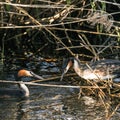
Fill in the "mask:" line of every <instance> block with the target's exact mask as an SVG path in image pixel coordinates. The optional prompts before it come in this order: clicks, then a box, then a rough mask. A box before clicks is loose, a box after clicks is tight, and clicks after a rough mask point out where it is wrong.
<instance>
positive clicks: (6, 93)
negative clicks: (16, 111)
mask: <svg viewBox="0 0 120 120" xmlns="http://www.w3.org/2000/svg"><path fill="white" fill-rule="evenodd" d="M22 77H33V78H37V79H43V78H42V77H41V76H38V75H36V74H35V73H33V72H32V71H28V70H24V69H22V70H20V71H18V74H17V81H19V80H21V78H22ZM18 86H19V89H18V90H15V89H12V90H11V89H2V88H1V89H0V96H2V97H11V96H14V97H28V96H29V94H30V92H29V89H28V87H27V86H26V85H25V84H23V83H18Z"/></svg>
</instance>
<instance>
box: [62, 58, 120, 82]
mask: <svg viewBox="0 0 120 120" xmlns="http://www.w3.org/2000/svg"><path fill="white" fill-rule="evenodd" d="M71 66H73V69H74V70H75V72H76V73H77V74H78V75H79V76H80V77H81V78H83V79H89V80H91V79H92V80H106V79H107V80H113V81H114V82H120V61H119V60H112V59H108V60H100V61H96V62H94V63H93V62H92V63H90V64H88V65H86V64H82V63H80V61H79V59H78V57H71V58H69V59H67V60H66V61H65V62H64V67H63V73H62V76H61V80H62V79H63V76H64V74H65V73H67V71H68V70H69V68H70V67H71Z"/></svg>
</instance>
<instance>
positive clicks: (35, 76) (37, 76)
mask: <svg viewBox="0 0 120 120" xmlns="http://www.w3.org/2000/svg"><path fill="white" fill-rule="evenodd" d="M30 74H31V75H32V77H34V78H37V79H41V80H43V79H44V78H43V77H41V76H39V75H37V74H35V73H33V72H30Z"/></svg>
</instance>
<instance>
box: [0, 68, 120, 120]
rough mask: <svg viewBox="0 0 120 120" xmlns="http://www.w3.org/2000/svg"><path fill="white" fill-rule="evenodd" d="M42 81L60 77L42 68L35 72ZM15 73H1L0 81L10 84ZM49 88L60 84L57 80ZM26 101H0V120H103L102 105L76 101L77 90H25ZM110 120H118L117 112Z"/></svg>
mask: <svg viewBox="0 0 120 120" xmlns="http://www.w3.org/2000/svg"><path fill="white" fill-rule="evenodd" d="M37 72H38V73H39V74H42V73H44V74H42V76H44V77H48V76H49V77H50V76H52V75H55V74H56V75H57V74H59V73H60V70H59V68H58V67H56V66H55V67H53V66H52V67H49V69H48V68H47V67H45V66H44V67H42V68H41V69H40V71H37ZM14 73H15V72H2V73H1V78H0V79H7V80H14ZM45 83H48V84H49V83H50V84H64V82H60V81H59V80H56V81H55V80H54V81H49V82H45ZM3 86H4V87H9V88H16V89H17V86H16V85H12V84H6V85H3V84H2V83H1V87H3ZM28 87H29V90H30V97H29V98H28V99H21V98H0V120H106V117H105V109H104V106H103V105H100V103H99V102H98V101H96V100H94V99H93V98H91V97H87V96H84V97H81V98H80V99H78V93H79V90H78V89H73V88H57V87H41V86H28ZM111 120H120V114H119V112H117V113H116V114H115V115H114V116H113V117H112V118H111Z"/></svg>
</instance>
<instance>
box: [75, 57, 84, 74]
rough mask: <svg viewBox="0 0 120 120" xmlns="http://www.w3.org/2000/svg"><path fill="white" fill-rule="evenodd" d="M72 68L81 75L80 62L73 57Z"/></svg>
mask: <svg viewBox="0 0 120 120" xmlns="http://www.w3.org/2000/svg"><path fill="white" fill-rule="evenodd" d="M73 68H74V70H75V72H76V73H77V74H78V75H79V76H82V73H83V71H82V69H81V68H80V62H79V60H78V59H74V65H73Z"/></svg>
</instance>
